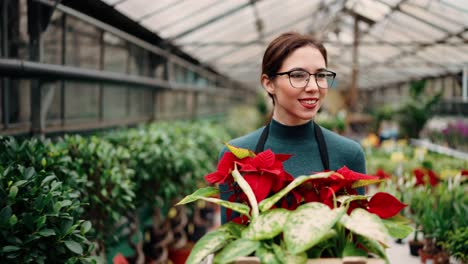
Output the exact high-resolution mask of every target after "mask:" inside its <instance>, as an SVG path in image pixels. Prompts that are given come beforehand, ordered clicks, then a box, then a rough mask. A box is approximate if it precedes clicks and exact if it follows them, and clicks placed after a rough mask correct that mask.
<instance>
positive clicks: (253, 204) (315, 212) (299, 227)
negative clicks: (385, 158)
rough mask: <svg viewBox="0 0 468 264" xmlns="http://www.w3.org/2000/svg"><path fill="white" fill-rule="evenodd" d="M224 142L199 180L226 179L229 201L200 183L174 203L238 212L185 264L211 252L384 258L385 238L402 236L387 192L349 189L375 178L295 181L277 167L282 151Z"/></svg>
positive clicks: (277, 258)
mask: <svg viewBox="0 0 468 264" xmlns="http://www.w3.org/2000/svg"><path fill="white" fill-rule="evenodd" d="M227 146H228V148H229V150H230V151H231V152H226V153H225V155H224V156H223V157H222V159H221V160H220V162H219V164H218V170H217V171H216V172H213V173H210V174H208V175H206V176H205V179H206V180H207V181H208V182H210V183H225V184H228V185H229V186H230V187H231V189H232V190H233V193H234V196H233V197H231V199H230V201H224V200H220V199H217V198H213V197H212V196H214V195H217V194H218V193H219V190H218V188H216V187H205V188H201V189H199V190H197V191H195V192H194V193H193V194H191V195H188V196H186V197H185V198H184V199H183V200H181V201H180V202H179V203H178V205H181V204H186V203H190V202H193V201H196V200H199V199H202V200H205V201H208V202H214V203H217V204H219V205H221V206H224V207H226V208H227V209H228V213H230V211H235V212H237V213H239V214H240V215H239V217H237V218H235V219H234V220H233V221H232V222H229V223H227V224H224V225H222V226H221V227H219V228H218V229H217V230H215V231H212V232H209V233H207V234H206V235H205V236H204V237H202V238H201V239H200V240H199V241H198V242H197V243H196V244H195V246H194V248H193V250H192V252H191V254H190V256H189V258H188V260H187V263H199V262H200V261H202V260H203V259H204V258H205V257H206V256H208V255H210V254H213V253H214V254H215V257H214V262H215V263H229V262H232V261H235V260H236V259H238V258H240V257H245V256H249V255H252V254H253V255H255V256H256V257H257V258H258V260H259V261H260V262H262V263H305V262H306V261H307V259H308V258H325V257H329V258H343V257H347V256H363V257H367V256H368V255H369V254H370V255H372V256H375V257H378V258H382V259H385V260H386V259H387V257H386V254H385V247H386V246H387V244H386V243H387V242H386V239H387V237H388V236H392V237H394V238H404V237H406V236H407V235H408V234H409V233H410V232H411V231H412V228H411V227H409V226H408V225H407V221H406V219H404V218H403V217H401V216H400V215H398V212H399V211H400V210H401V209H402V208H403V207H405V205H404V204H402V203H400V202H399V201H398V200H397V199H396V198H395V197H393V196H392V195H390V194H388V193H383V192H380V193H376V194H375V195H373V196H366V195H357V192H356V191H355V190H354V188H357V187H362V186H365V185H368V184H372V183H376V182H380V181H381V180H380V179H379V178H378V177H374V176H368V175H364V174H360V173H357V172H354V171H351V170H349V169H348V168H346V167H343V168H341V169H339V170H337V171H328V172H320V173H316V174H312V175H308V176H299V177H297V178H295V179H294V178H293V177H292V176H291V175H289V174H288V173H287V172H286V171H284V169H283V165H282V162H284V161H285V160H287V159H288V158H289V155H284V154H274V153H273V152H272V151H271V150H267V151H264V152H261V153H258V154H255V153H253V152H252V151H249V150H247V149H241V148H236V147H233V146H230V145H227ZM231 200H232V201H231ZM234 201H236V202H234ZM387 262H388V261H387Z"/></svg>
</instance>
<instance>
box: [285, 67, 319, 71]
mask: <svg viewBox="0 0 468 264" xmlns="http://www.w3.org/2000/svg"><path fill="white" fill-rule="evenodd" d="M288 71H305V72H309V71H308V70H306V69H304V68H301V67H294V68H292V69H290V70H288ZM321 71H328V69H326V68H318V69H317V70H316V71H315V72H321Z"/></svg>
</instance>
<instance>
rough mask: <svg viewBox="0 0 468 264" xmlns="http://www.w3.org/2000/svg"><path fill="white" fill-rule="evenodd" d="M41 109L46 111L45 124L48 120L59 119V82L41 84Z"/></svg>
mask: <svg viewBox="0 0 468 264" xmlns="http://www.w3.org/2000/svg"><path fill="white" fill-rule="evenodd" d="M41 87H42V94H41V96H42V109H44V111H46V113H47V115H46V126H47V123H48V121H57V120H60V113H61V110H60V100H61V95H62V90H61V89H60V82H53V83H45V84H42V86H41Z"/></svg>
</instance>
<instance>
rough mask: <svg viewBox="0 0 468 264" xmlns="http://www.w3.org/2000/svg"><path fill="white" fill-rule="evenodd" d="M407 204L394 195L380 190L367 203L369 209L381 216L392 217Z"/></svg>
mask: <svg viewBox="0 0 468 264" xmlns="http://www.w3.org/2000/svg"><path fill="white" fill-rule="evenodd" d="M406 206H407V204H403V203H401V202H400V201H399V200H398V199H397V198H395V197H394V196H393V195H391V194H388V193H384V192H378V193H376V194H374V195H373V196H372V198H371V199H370V200H369V203H368V204H367V208H366V209H367V211H369V212H371V213H374V214H376V215H378V216H379V217H380V218H390V217H392V216H395V215H396V214H398V213H399V212H400V211H401V210H402V209H403V208H405V207H406Z"/></svg>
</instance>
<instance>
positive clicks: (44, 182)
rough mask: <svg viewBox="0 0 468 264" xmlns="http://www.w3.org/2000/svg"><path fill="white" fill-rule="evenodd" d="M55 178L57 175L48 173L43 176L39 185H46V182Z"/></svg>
mask: <svg viewBox="0 0 468 264" xmlns="http://www.w3.org/2000/svg"><path fill="white" fill-rule="evenodd" d="M56 178H57V176H55V175H49V176H47V177H45V178H44V179H43V180H42V182H41V186H44V185H46V184H47V183H48V182H50V181H51V180H53V179H56Z"/></svg>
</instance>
